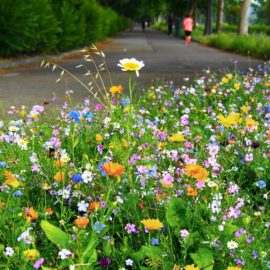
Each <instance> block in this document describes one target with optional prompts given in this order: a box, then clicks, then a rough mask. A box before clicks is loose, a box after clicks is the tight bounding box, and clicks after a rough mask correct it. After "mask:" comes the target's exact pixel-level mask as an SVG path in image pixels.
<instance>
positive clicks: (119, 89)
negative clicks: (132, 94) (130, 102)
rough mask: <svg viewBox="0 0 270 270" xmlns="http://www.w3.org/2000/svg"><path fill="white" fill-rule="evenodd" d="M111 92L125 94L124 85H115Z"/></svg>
mask: <svg viewBox="0 0 270 270" xmlns="http://www.w3.org/2000/svg"><path fill="white" fill-rule="evenodd" d="M109 92H110V93H112V94H115V95H117V94H121V93H122V92H123V86H122V85H120V84H119V85H113V86H111V87H110V89H109Z"/></svg>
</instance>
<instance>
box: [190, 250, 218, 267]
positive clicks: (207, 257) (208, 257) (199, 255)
mask: <svg viewBox="0 0 270 270" xmlns="http://www.w3.org/2000/svg"><path fill="white" fill-rule="evenodd" d="M190 256H191V258H192V260H193V261H194V262H195V264H196V265H197V266H199V267H200V268H203V269H205V270H212V269H213V266H214V257H213V251H212V250H210V249H206V248H200V249H199V250H198V251H197V252H196V253H191V254H190Z"/></svg>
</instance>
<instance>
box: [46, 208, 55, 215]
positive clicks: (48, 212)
mask: <svg viewBox="0 0 270 270" xmlns="http://www.w3.org/2000/svg"><path fill="white" fill-rule="evenodd" d="M46 213H47V215H49V216H50V215H52V214H53V210H52V208H50V207H48V208H46Z"/></svg>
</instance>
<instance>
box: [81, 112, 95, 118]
mask: <svg viewBox="0 0 270 270" xmlns="http://www.w3.org/2000/svg"><path fill="white" fill-rule="evenodd" d="M83 117H84V118H86V119H93V117H94V115H93V114H92V113H86V114H84V115H83Z"/></svg>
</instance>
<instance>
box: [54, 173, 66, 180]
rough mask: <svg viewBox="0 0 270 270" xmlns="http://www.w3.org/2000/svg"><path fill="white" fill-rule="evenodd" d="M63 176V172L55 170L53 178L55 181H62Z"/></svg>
mask: <svg viewBox="0 0 270 270" xmlns="http://www.w3.org/2000/svg"><path fill="white" fill-rule="evenodd" d="M64 177H65V173H64V172H57V173H56V174H55V176H54V180H55V181H56V182H63V180H64Z"/></svg>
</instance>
